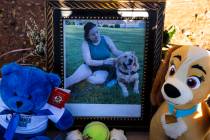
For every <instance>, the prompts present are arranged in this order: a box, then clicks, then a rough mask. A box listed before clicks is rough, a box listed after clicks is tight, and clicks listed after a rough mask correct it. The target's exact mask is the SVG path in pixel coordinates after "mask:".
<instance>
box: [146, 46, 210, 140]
mask: <svg viewBox="0 0 210 140" xmlns="http://www.w3.org/2000/svg"><path fill="white" fill-rule="evenodd" d="M171 50H173V51H171ZM171 50H170V51H169V52H170V55H168V56H167V57H166V60H165V61H163V63H162V65H161V66H160V68H159V71H158V73H157V77H156V79H155V81H154V84H153V89H152V94H151V101H152V103H153V104H158V103H160V101H161V96H163V98H164V99H165V102H163V103H162V104H161V105H160V107H159V109H158V110H157V112H156V113H155V114H154V116H153V118H152V121H151V124H150V135H149V137H150V140H167V139H169V138H170V139H176V140H207V139H209V138H210V137H209V136H210V133H209V128H210V113H209V108H208V105H207V103H206V102H205V99H206V98H207V96H208V94H209V93H210V53H209V52H208V51H207V50H205V49H202V48H199V47H197V46H180V47H179V46H175V48H172V49H171ZM160 91H161V92H162V95H161V93H160Z"/></svg>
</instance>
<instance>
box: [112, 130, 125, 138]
mask: <svg viewBox="0 0 210 140" xmlns="http://www.w3.org/2000/svg"><path fill="white" fill-rule="evenodd" d="M110 140H127V138H126V136H125V134H124V131H123V130H119V129H113V130H112V131H111V136H110Z"/></svg>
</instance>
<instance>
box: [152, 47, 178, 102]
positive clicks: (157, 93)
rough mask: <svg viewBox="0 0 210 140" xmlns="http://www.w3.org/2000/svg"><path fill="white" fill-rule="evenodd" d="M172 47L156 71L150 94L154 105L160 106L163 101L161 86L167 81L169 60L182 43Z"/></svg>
mask: <svg viewBox="0 0 210 140" xmlns="http://www.w3.org/2000/svg"><path fill="white" fill-rule="evenodd" d="M171 46H172V47H171V48H169V49H168V52H167V54H166V56H165V58H164V60H162V62H161V64H160V67H159V69H158V71H157V73H156V77H155V79H154V82H153V86H152V90H151V94H150V101H151V103H152V105H153V106H159V105H160V104H161V103H162V102H163V96H162V94H161V88H162V85H163V83H164V82H165V76H166V73H167V71H168V67H169V60H170V58H171V54H172V52H173V51H175V50H176V49H178V48H179V47H181V46H180V45H174V44H172V45H171Z"/></svg>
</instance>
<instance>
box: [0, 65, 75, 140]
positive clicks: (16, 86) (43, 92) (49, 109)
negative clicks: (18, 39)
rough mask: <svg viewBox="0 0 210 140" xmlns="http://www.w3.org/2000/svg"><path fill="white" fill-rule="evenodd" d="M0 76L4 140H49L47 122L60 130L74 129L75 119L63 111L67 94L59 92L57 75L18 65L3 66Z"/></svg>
mask: <svg viewBox="0 0 210 140" xmlns="http://www.w3.org/2000/svg"><path fill="white" fill-rule="evenodd" d="M1 74H2V80H1V82H0V139H1V140H2V139H5V140H12V139H20V140H24V139H32V140H46V139H48V137H45V136H42V134H43V132H44V131H45V129H46V128H47V125H48V119H50V120H51V121H52V122H54V123H55V125H56V127H57V128H58V129H60V130H65V129H67V128H69V127H71V126H72V123H73V117H72V115H71V113H70V112H69V111H68V110H67V109H65V108H64V102H65V100H66V98H67V97H68V93H65V92H63V90H60V91H59V89H58V88H57V89H56V87H58V86H59V85H60V78H59V77H58V76H57V75H55V74H53V73H46V72H44V71H42V70H40V69H38V68H35V67H30V66H21V65H18V64H16V63H10V64H7V65H4V66H3V67H2V68H1Z"/></svg>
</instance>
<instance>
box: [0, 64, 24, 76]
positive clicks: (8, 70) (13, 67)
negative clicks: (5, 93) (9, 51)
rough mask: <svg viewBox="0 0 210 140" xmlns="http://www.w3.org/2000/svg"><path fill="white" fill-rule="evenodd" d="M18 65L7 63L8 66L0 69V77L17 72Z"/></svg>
mask: <svg viewBox="0 0 210 140" xmlns="http://www.w3.org/2000/svg"><path fill="white" fill-rule="evenodd" d="M20 67H21V66H20V65H18V64H17V63H15V62H13V63H9V64H6V65H4V66H3V67H2V68H1V73H2V76H4V75H8V74H10V73H12V72H14V71H17V70H19V69H20Z"/></svg>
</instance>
